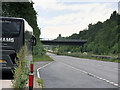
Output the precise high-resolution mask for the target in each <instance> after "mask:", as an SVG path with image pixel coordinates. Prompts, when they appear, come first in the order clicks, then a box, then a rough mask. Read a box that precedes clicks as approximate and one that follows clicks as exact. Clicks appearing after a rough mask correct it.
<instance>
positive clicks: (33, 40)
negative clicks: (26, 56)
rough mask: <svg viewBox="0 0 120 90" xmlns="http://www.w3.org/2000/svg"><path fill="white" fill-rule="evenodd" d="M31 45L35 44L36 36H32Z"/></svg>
mask: <svg viewBox="0 0 120 90" xmlns="http://www.w3.org/2000/svg"><path fill="white" fill-rule="evenodd" d="M32 45H33V46H36V38H35V36H32Z"/></svg>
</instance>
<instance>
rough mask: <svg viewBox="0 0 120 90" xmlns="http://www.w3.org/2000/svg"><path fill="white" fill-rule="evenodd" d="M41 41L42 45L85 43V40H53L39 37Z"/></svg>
mask: <svg viewBox="0 0 120 90" xmlns="http://www.w3.org/2000/svg"><path fill="white" fill-rule="evenodd" d="M41 42H42V43H43V44H44V45H82V46H83V45H84V44H85V43H87V40H78V39H65V40H64V39H54V40H45V39H41Z"/></svg>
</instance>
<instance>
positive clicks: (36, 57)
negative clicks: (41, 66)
mask: <svg viewBox="0 0 120 90" xmlns="http://www.w3.org/2000/svg"><path fill="white" fill-rule="evenodd" d="M33 61H34V62H39V61H54V60H53V59H52V58H50V57H49V56H48V55H43V56H33Z"/></svg>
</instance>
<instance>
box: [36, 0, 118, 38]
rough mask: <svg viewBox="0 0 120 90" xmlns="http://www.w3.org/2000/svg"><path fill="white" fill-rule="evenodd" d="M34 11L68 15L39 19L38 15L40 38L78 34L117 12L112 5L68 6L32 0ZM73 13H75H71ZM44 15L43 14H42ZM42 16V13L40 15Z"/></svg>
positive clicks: (45, 0)
mask: <svg viewBox="0 0 120 90" xmlns="http://www.w3.org/2000/svg"><path fill="white" fill-rule="evenodd" d="M34 1H35V5H34V7H35V9H36V10H38V11H37V12H41V11H39V9H38V8H40V9H42V10H45V11H49V12H53V13H54V12H55V13H56V12H58V11H59V12H62V11H63V10H64V11H66V12H67V10H70V11H71V13H69V14H62V15H61V14H60V15H57V16H54V17H49V15H45V16H44V17H41V15H38V24H39V27H40V28H42V30H41V33H42V37H46V38H56V37H57V36H58V35H59V34H62V36H69V35H71V34H73V33H78V32H79V31H80V30H83V29H85V28H87V25H88V24H90V23H97V22H98V21H105V20H106V19H108V18H109V16H110V14H111V13H112V12H113V11H114V10H117V8H116V7H112V3H87V4H70V5H65V4H63V3H57V1H56V0H52V2H50V1H49V0H34ZM73 11H75V12H73ZM43 13H44V12H43ZM41 14H42V13H41Z"/></svg>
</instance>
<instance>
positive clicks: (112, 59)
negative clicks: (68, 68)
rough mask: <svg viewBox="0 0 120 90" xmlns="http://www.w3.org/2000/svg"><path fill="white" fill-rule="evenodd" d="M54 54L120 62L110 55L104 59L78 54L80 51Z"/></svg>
mask: <svg viewBox="0 0 120 90" xmlns="http://www.w3.org/2000/svg"><path fill="white" fill-rule="evenodd" d="M54 54H57V55H65V56H72V57H78V58H87V59H93V60H99V61H107V62H116V63H120V60H119V59H116V58H115V57H112V58H110V59H106V58H101V57H92V55H85V54H80V53H54Z"/></svg>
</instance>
